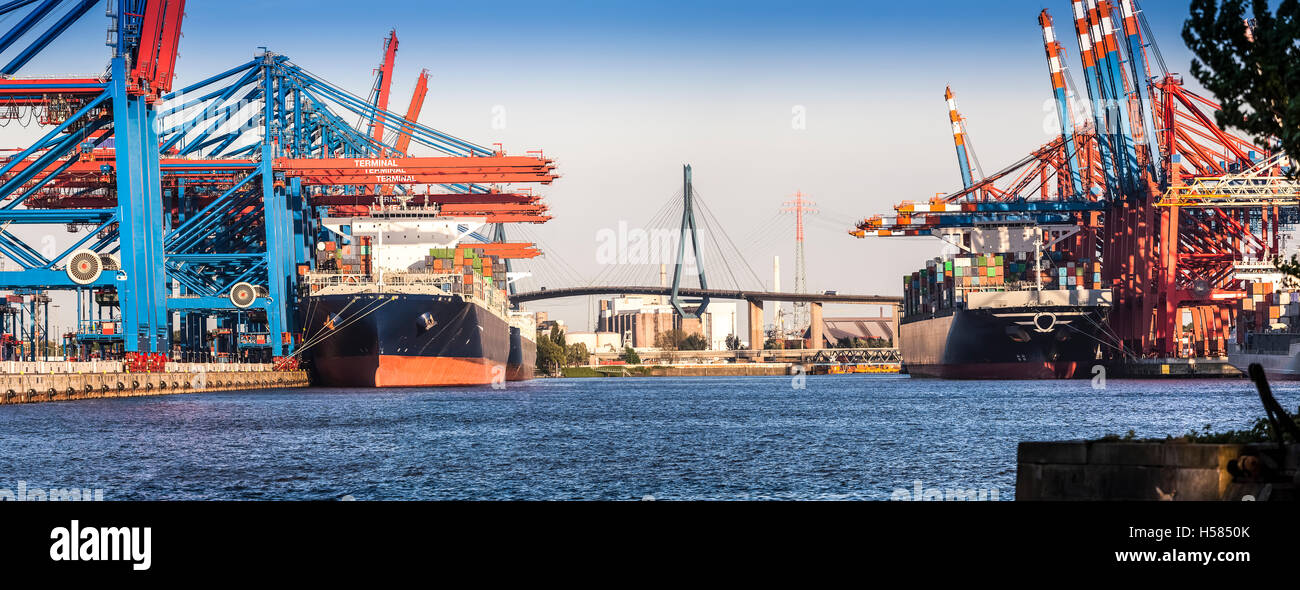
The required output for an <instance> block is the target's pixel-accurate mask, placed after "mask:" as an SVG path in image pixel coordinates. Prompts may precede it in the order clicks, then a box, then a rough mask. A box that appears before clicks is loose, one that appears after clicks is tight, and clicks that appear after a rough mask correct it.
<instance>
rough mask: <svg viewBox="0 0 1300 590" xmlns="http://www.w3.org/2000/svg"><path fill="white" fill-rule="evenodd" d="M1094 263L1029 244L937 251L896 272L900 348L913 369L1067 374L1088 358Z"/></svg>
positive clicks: (993, 375) (1079, 370) (1100, 308)
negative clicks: (1025, 247)
mask: <svg viewBox="0 0 1300 590" xmlns="http://www.w3.org/2000/svg"><path fill="white" fill-rule="evenodd" d="M1101 281H1102V280H1101V266H1100V264H1099V263H1097V262H1093V261H1066V260H1063V259H1062V257H1061V255H1060V253H1058V252H1053V253H1042V254H1039V253H1038V251H1037V250H1034V251H1017V252H1004V253H998V254H963V255H958V256H954V257H951V258H948V259H943V258H936V259H934V260H931V261H929V262H927V263H926V267H925V268H924V269H921V270H919V271H917V272H914V273H912V274H911V275H907V276H904V277H903V292H904V298H903V315H902V317H901V318H900V322H899V332H900V352H901V354H902V357H903V363H904V366H905V367H906V369H907V371H908V372H909V373H910V374H911V375H913V376H914V377H938V378H945V379H1069V378H1072V377H1075V376H1076V375H1080V376H1082V375H1084V374H1086V373H1087V372H1088V371H1089V367H1090V366H1091V365H1093V364H1095V363H1096V361H1097V359H1098V357H1099V354H1100V352H1101V350H1100V347H1101V346H1102V345H1103V344H1104V342H1106V341H1107V338H1108V337H1107V336H1106V330H1105V329H1104V328H1103V326H1105V323H1106V319H1107V316H1108V313H1109V310H1110V306H1111V293H1110V291H1109V290H1108V289H1102V288H1099V287H1100V285H1101Z"/></svg>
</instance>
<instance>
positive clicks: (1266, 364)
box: [1228, 275, 1300, 381]
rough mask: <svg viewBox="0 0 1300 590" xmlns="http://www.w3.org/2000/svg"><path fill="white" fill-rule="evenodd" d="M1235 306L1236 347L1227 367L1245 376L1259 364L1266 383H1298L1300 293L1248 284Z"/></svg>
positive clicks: (1299, 367)
mask: <svg viewBox="0 0 1300 590" xmlns="http://www.w3.org/2000/svg"><path fill="white" fill-rule="evenodd" d="M1279 278H1280V275H1279ZM1237 305H1238V307H1237V334H1236V343H1235V346H1234V347H1233V348H1232V349H1231V350H1229V352H1228V364H1230V365H1232V366H1233V367H1235V368H1237V369H1238V370H1240V371H1241V372H1242V373H1246V372H1247V369H1248V368H1249V367H1250V365H1251V364H1252V363H1259V365H1260V366H1262V367H1263V368H1264V373H1265V374H1267V375H1268V377H1269V379H1274V380H1289V381H1294V380H1300V333H1298V332H1297V331H1296V330H1297V326H1300V292H1297V291H1295V290H1292V289H1288V288H1282V287H1280V286H1279V285H1278V284H1277V283H1274V282H1264V281H1260V282H1248V283H1246V296H1245V297H1244V298H1242V299H1241V300H1240V301H1239V302H1238V304H1237Z"/></svg>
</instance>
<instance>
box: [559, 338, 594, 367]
mask: <svg viewBox="0 0 1300 590" xmlns="http://www.w3.org/2000/svg"><path fill="white" fill-rule="evenodd" d="M565 351H566V353H567V354H566V358H565V360H566V361H568V362H567V364H568V366H574V365H585V364H587V361H588V360H589V359H590V358H591V353H590V352H588V351H587V345H586V344H584V343H582V342H579V343H577V344H573V345H570V346H568V347H566V349H565Z"/></svg>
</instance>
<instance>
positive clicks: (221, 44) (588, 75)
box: [0, 0, 1190, 327]
mask: <svg viewBox="0 0 1300 590" xmlns="http://www.w3.org/2000/svg"><path fill="white" fill-rule="evenodd" d="M187 4H188V5H187V15H186V20H185V24H184V37H183V39H182V40H181V45H180V61H179V65H178V84H180V85H183V84H185V83H187V82H193V81H196V80H198V79H201V78H203V77H206V75H208V74H211V73H214V72H217V71H220V70H222V69H225V68H227V67H229V66H231V65H235V64H237V63H241V62H243V61H245V60H247V59H249V58H250V57H252V56H253V55H254V54H255V53H256V52H257V48H258V47H259V46H265V47H268V48H270V49H271V50H273V51H276V52H278V53H283V54H286V55H289V56H290V57H291V59H293V60H294V61H295V62H296V63H298V64H299V65H301V66H303V67H305V68H307V69H308V70H310V71H312V72H314V73H316V74H318V75H320V76H322V77H324V78H326V79H329V80H331V81H333V82H336V83H338V84H340V85H342V86H344V87H346V88H349V89H351V90H352V91H353V92H355V93H357V94H365V93H366V92H367V91H368V89H369V87H370V83H371V76H372V70H373V68H374V67H375V66H376V65H377V64H378V62H379V61H380V58H381V55H380V52H381V48H382V40H383V38H384V37H385V36H386V35H387V33H388V31H389V29H392V28H396V29H397V31H398V36H399V39H400V48H399V51H398V56H397V72H396V76H395V82H394V87H393V99H392V100H393V102H392V103H391V104H392V107H393V108H394V109H395V110H404V108H405V104H406V101H407V100H408V97H409V96H410V90H411V87H412V86H413V84H414V80H415V77H416V75H417V74H418V73H419V71H420V69H421V68H428V69H429V70H430V72H431V74H432V76H433V78H432V81H431V85H430V86H431V88H430V93H429V96H428V99H427V101H426V103H425V108H424V111H423V114H422V116H421V122H423V123H425V124H428V125H431V126H433V127H436V128H438V129H442V130H444V131H447V132H450V133H453V134H455V135H458V136H461V137H463V138H465V139H468V140H470V141H474V142H476V143H479V144H482V145H489V144H492V143H497V142H501V143H503V144H504V145H505V146H506V149H507V150H509V151H512V152H516V153H517V152H522V151H524V150H531V149H538V148H542V149H545V151H546V154H547V155H548V156H550V157H553V158H555V159H556V160H557V162H558V164H559V172H560V173H561V174H562V175H563V178H561V179H560V180H558V181H557V182H556V183H554V184H553V185H551V186H549V187H543V188H541V189H540V192H542V193H543V194H545V195H546V196H547V198H548V202H549V204H550V205H551V208H552V212H553V214H554V215H555V219H554V220H552V221H551V222H550V223H548V224H546V225H544V226H541V227H536V228H533V230H532V231H533V233H535V234H536V235H537V236H539V237H540V238H541V239H542V241H543V242H544V243H545V245H546V246H548V247H549V250H550V252H551V255H550V258H551V259H549V260H548V261H547V262H542V263H541V264H547V263H552V264H555V263H556V262H555V261H554V260H553V258H557V257H562V258H563V259H564V260H565V262H566V263H568V264H569V265H571V266H573V267H575V268H576V269H578V270H579V271H580V272H582V273H584V274H586V275H587V276H594V275H595V274H596V273H597V272H599V271H600V267H599V265H598V264H597V263H596V261H595V259H594V251H595V246H596V242H595V235H596V232H597V231H599V230H600V229H602V228H613V227H616V226H617V224H618V223H619V222H620V221H631V222H634V223H635V222H637V221H641V220H644V219H646V218H648V217H649V216H650V215H652V214H653V213H654V212H655V211H657V210H658V209H659V208H660V205H661V204H662V203H663V202H664V201H665V200H667V199H669V198H671V197H672V195H673V193H674V192H675V191H676V190H678V188H679V186H680V174H681V173H680V169H681V165H682V164H683V163H691V164H693V166H694V168H695V177H696V186H697V188H698V189H699V191H700V193H701V194H702V195H703V196H704V198H705V199H706V200H707V202H708V204H709V206H710V207H711V208H712V210H713V211H714V212H715V213H717V214H718V216H719V217H720V218H721V219H722V221H723V223H724V225H726V226H727V231H728V233H729V234H730V235H731V237H732V238H733V239H734V240H735V241H736V242H737V243H742V244H749V243H754V246H753V249H752V251H751V253H750V260H749V263H750V265H751V266H752V267H753V268H754V270H755V271H757V273H758V274H759V275H760V276H762V277H763V278H764V279H765V280H770V276H771V266H772V256H773V255H779V256H781V258H782V265H781V266H782V268H783V270H784V271H785V276H784V277H783V278H782V283H783V286H787V287H788V286H789V285H791V284H792V280H793V278H792V273H793V229H792V228H787V229H786V230H784V233H774V234H772V235H770V236H759V239H757V240H755V239H753V236H750V235H749V234H750V233H751V230H752V229H753V228H754V227H757V226H760V225H762V223H763V222H764V221H765V220H767V219H769V218H770V217H771V216H772V215H773V214H774V213H775V212H776V211H777V209H778V208H779V207H780V203H781V201H784V200H785V199H787V198H789V196H790V195H792V194H793V193H794V192H795V191H796V190H801V191H803V192H804V193H807V194H809V195H810V196H811V198H812V199H814V200H816V201H817V202H818V203H819V204H820V205H821V208H822V214H821V215H820V216H818V220H817V221H816V222H815V223H813V224H812V226H810V229H809V235H808V242H807V252H808V260H809V269H808V277H809V287H810V289H815V290H820V289H837V290H839V291H841V292H867V293H880V294H896V293H897V292H898V291H899V287H898V285H899V283H900V281H899V277H900V276H901V275H902V274H903V273H905V272H911V271H912V270H915V269H916V268H918V267H920V266H922V265H923V261H924V260H925V258H927V257H930V256H934V255H936V254H937V253H938V252H939V250H940V243H939V242H938V241H936V240H928V239H909V240H855V239H853V238H851V237H849V236H847V234H846V233H845V232H846V231H847V229H849V227H850V226H851V224H852V223H853V221H855V220H856V219H859V218H862V217H866V216H868V215H871V214H874V213H882V212H887V211H888V210H889V209H890V207H891V206H892V205H893V204H894V203H897V202H898V201H901V200H904V199H912V200H921V199H926V198H928V197H930V196H932V195H933V194H935V193H937V192H946V191H949V190H952V189H953V188H954V187H956V186H958V185H959V183H960V178H959V176H958V172H957V169H956V164H955V157H954V155H953V148H952V143H951V132H950V129H949V124H948V122H947V111H946V107H945V105H944V101H943V90H944V86H945V85H948V84H951V85H952V87H953V90H954V92H956V93H957V99H958V102H959V104H960V106H961V108H962V111H963V114H964V115H966V116H967V117H968V120H969V132H970V133H971V135H972V138H973V140H974V142H975V147H976V149H977V152H978V156H979V159H980V160H981V162H982V163H983V165H984V168H985V169H986V170H990V171H991V170H995V169H998V168H1001V167H1002V165H1004V164H1006V163H1009V162H1011V161H1013V160H1016V159H1018V158H1020V157H1021V156H1023V155H1024V154H1026V153H1028V152H1029V151H1030V150H1032V149H1033V148H1035V147H1036V146H1038V145H1040V144H1042V143H1044V142H1046V141H1048V140H1050V139H1051V136H1050V133H1049V132H1048V131H1047V130H1046V129H1049V128H1050V127H1051V125H1045V123H1044V122H1045V121H1046V120H1047V119H1048V118H1049V117H1054V114H1053V111H1051V110H1050V109H1051V107H1050V103H1049V102H1048V99H1050V85H1049V80H1048V75H1047V66H1046V61H1045V58H1044V55H1043V49H1042V40H1041V37H1040V31H1039V28H1038V24H1037V16H1038V12H1039V11H1040V10H1041V9H1042V8H1044V7H1046V8H1048V9H1050V10H1051V11H1052V12H1053V14H1054V15H1055V16H1056V19H1057V29H1058V33H1059V34H1060V36H1061V38H1062V39H1063V40H1064V41H1063V42H1064V45H1065V48H1066V51H1067V54H1068V56H1069V60H1070V63H1071V64H1074V63H1075V61H1074V60H1075V59H1076V58H1077V55H1076V54H1077V51H1076V49H1077V47H1076V43H1075V42H1074V41H1073V39H1074V33H1073V26H1072V21H1071V19H1070V4H1069V2H1068V0H1039V1H1035V2H1021V1H998V2H972V1H970V0H965V1H955V0H939V1H930V2H819V1H805V2H774V1H765V0H750V1H745V2H738V1H726V2H678V1H673V2H568V1H564V0H553V1H549V2H536V1H531V2H520V1H514V0H497V1H494V2H479V3H474V2H416V1H402V0H385V1H382V2H369V3H358V2H342V1H330V0H325V1H307V0H302V1H296V0H262V1H253V0H224V1H216V0H190V2H188V3H187ZM1143 9H1144V10H1145V11H1146V13H1147V17H1148V19H1149V20H1150V22H1151V25H1152V26H1153V27H1154V28H1155V33H1156V38H1157V41H1158V43H1159V44H1160V47H1161V49H1162V51H1163V53H1164V56H1165V59H1166V61H1167V62H1168V63H1169V66H1170V69H1171V70H1173V71H1177V72H1184V73H1185V72H1187V70H1188V66H1187V64H1188V62H1189V61H1190V55H1189V54H1188V52H1187V51H1186V49H1185V47H1184V46H1183V43H1182V40H1181V37H1180V35H1179V30H1180V29H1181V26H1182V21H1183V20H1184V18H1185V16H1186V13H1187V3H1186V2H1184V1H1182V0H1171V1H1156V0H1149V1H1148V2H1145V3H1143ZM96 14H98V10H94V11H92V14H91V16H88V17H87V18H85V19H83V20H82V22H80V23H78V24H77V25H76V26H75V27H74V28H73V29H72V30H70V31H69V34H68V35H67V36H66V37H65V38H63V39H61V40H60V41H59V42H58V43H57V44H56V45H55V46H53V47H52V48H51V50H50V51H47V52H46V53H44V54H42V55H41V56H40V57H39V58H38V59H37V60H35V61H33V62H32V64H31V65H30V66H29V67H28V68H27V69H26V72H25V73H28V74H36V73H69V72H95V71H102V69H103V67H104V66H105V64H106V63H107V57H108V55H107V53H108V50H107V48H105V47H103V46H102V42H103V39H104V31H105V26H106V24H107V20H106V19H102V18H96V17H95V15H96ZM2 25H3V23H0V26H2ZM1075 77H1076V79H1081V78H1080V77H1079V75H1078V74H1076V75H1075ZM1188 78H1189V83H1190V76H1188ZM796 105H797V106H801V107H803V108H804V109H805V110H806V113H807V128H806V129H803V130H794V129H792V128H791V125H790V119H791V112H792V111H791V109H792V107H794V106H796ZM498 107H500V108H503V109H504V112H505V113H506V115H507V119H506V121H507V124H506V126H505V128H503V129H498V128H494V127H493V125H492V117H493V114H494V112H495V111H494V110H493V109H494V108H498ZM1052 120H1053V121H1054V119H1052ZM718 272H719V273H721V271H718ZM589 304H590V303H589V302H588V301H584V300H574V301H570V302H567V303H563V304H555V305H551V306H548V307H549V308H550V309H552V311H554V312H555V313H557V314H559V315H560V316H561V317H564V318H566V319H568V320H569V321H570V322H574V323H577V324H578V325H579V326H580V327H581V326H585V324H586V318H587V316H588V315H589V312H588V306H589ZM538 307H543V306H538ZM859 311H861V310H855V309H853V308H848V309H844V310H833V311H832V312H830V313H839V314H841V315H843V314H845V313H848V314H853V313H857V312H859ZM872 311H874V310H872Z"/></svg>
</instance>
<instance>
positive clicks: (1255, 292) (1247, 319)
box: [1237, 283, 1300, 344]
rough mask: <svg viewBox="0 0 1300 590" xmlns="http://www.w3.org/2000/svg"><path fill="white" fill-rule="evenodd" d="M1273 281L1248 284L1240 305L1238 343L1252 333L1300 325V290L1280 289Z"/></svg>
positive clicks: (1285, 329)
mask: <svg viewBox="0 0 1300 590" xmlns="http://www.w3.org/2000/svg"><path fill="white" fill-rule="evenodd" d="M1277 287H1278V286H1277V285H1274V284H1273V283H1246V297H1244V298H1242V299H1241V301H1240V302H1239V303H1238V304H1237V342H1238V343H1239V344H1245V343H1246V335H1247V334H1249V333H1251V332H1267V331H1270V330H1273V331H1287V332H1289V331H1293V330H1294V329H1295V327H1296V325H1297V324H1300V292H1298V291H1290V290H1286V289H1278V288H1277Z"/></svg>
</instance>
